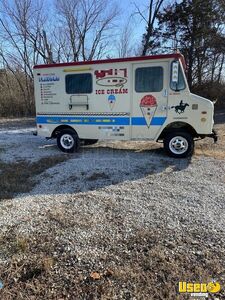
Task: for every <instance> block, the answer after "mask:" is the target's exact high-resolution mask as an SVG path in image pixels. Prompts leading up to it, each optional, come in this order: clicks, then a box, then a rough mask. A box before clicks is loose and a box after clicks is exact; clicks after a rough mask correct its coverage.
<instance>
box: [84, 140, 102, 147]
mask: <svg viewBox="0 0 225 300" xmlns="http://www.w3.org/2000/svg"><path fill="white" fill-rule="evenodd" d="M97 142H98V140H90V139H85V140H83V143H84V146H87V145H94V144H96V143H97Z"/></svg>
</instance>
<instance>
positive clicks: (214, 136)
mask: <svg viewBox="0 0 225 300" xmlns="http://www.w3.org/2000/svg"><path fill="white" fill-rule="evenodd" d="M206 136H207V137H210V138H212V139H213V140H214V143H216V142H217V141H218V134H217V132H216V130H215V129H213V130H212V133H211V134H208V135H206Z"/></svg>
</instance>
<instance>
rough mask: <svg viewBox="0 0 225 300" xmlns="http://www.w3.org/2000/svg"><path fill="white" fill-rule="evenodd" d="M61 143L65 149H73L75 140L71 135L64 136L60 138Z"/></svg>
mask: <svg viewBox="0 0 225 300" xmlns="http://www.w3.org/2000/svg"><path fill="white" fill-rule="evenodd" d="M60 143H61V145H62V146H63V148H65V149H71V148H72V147H73V146H74V139H73V137H72V136H71V135H69V134H64V135H62V136H61V138H60Z"/></svg>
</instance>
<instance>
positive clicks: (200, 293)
mask: <svg viewBox="0 0 225 300" xmlns="http://www.w3.org/2000/svg"><path fill="white" fill-rule="evenodd" d="M220 290H221V286H220V284H219V282H216V281H212V282H209V283H199V282H186V281H180V282H179V293H180V294H185V293H186V294H191V296H192V297H208V295H209V293H210V294H216V293H219V292H220Z"/></svg>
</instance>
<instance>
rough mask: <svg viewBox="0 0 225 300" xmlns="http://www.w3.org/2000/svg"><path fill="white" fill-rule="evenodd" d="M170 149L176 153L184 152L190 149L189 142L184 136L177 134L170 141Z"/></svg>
mask: <svg viewBox="0 0 225 300" xmlns="http://www.w3.org/2000/svg"><path fill="white" fill-rule="evenodd" d="M169 148H170V151H171V152H173V153H174V154H183V153H185V152H186V151H187V150H188V142H187V140H186V139H185V138H184V137H182V136H176V137H174V138H172V139H171V141H170V143H169Z"/></svg>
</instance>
